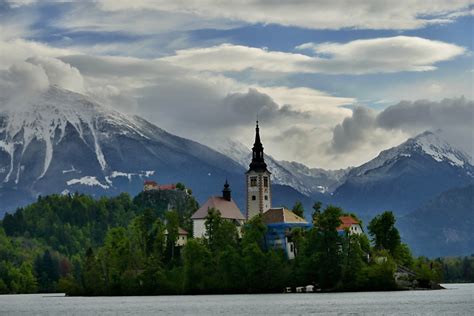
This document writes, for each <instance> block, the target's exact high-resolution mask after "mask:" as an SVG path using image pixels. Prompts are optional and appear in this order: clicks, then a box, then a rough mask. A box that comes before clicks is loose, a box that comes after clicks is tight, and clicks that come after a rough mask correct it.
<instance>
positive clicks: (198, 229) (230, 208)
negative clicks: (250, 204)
mask: <svg viewBox="0 0 474 316" xmlns="http://www.w3.org/2000/svg"><path fill="white" fill-rule="evenodd" d="M212 208H213V209H216V210H218V211H219V212H220V214H221V217H222V218H223V219H225V220H228V221H231V222H232V223H234V224H235V225H236V227H237V231H238V232H239V235H240V233H241V231H242V226H243V225H244V223H245V217H244V215H242V212H241V211H240V209H239V207H238V206H237V204H235V202H234V200H232V196H231V190H230V187H229V184H228V183H227V181H226V182H225V185H224V190H222V196H211V197H210V198H209V199H208V200H207V201H206V203H204V204H203V205H202V206H201V207H200V208H199V209H198V210H197V211H196V212H195V213H194V214H193V216H191V219H192V221H193V237H194V238H202V237H204V238H205V237H206V225H205V223H206V217H207V215H208V212H209V210H210V209H212Z"/></svg>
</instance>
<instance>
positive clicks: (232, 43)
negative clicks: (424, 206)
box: [0, 0, 474, 169]
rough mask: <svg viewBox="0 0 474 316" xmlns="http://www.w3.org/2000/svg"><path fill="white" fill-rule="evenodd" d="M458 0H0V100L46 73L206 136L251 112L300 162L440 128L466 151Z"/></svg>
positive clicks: (368, 155)
mask: <svg viewBox="0 0 474 316" xmlns="http://www.w3.org/2000/svg"><path fill="white" fill-rule="evenodd" d="M470 3H471V2H470V0H452V1H445V0H431V1H419V0H398V1H380V0H359V1H351V0H340V1H335V0H293V1H269V0H243V1H228V2H223V1H210V0H200V1H193V0H187V1H180V0H174V1H159V0H154V1H147V0H134V1H126V0H102V1H74V2H66V3H64V2H59V1H34V0H21V1H5V0H0V110H2V106H3V107H5V104H7V103H9V104H11V102H6V101H5V100H6V99H8V98H11V96H13V95H22V96H25V97H27V96H29V95H34V93H33V92H35V91H40V90H41V89H46V88H47V87H48V86H49V85H52V84H55V85H58V86H60V87H62V88H65V89H69V90H72V91H75V92H78V93H83V94H86V95H88V96H90V97H93V98H94V99H95V100H97V101H98V102H100V103H102V104H104V105H106V106H109V107H112V108H115V109H117V110H119V111H123V112H126V113H129V114H130V115H132V114H136V115H139V116H142V117H144V118H146V119H147V120H149V121H151V122H152V123H155V124H156V125H158V126H159V127H161V128H163V129H165V130H167V131H169V132H171V133H173V134H176V135H179V136H182V137H186V138H190V139H193V140H196V141H200V142H203V143H205V144H207V145H209V146H211V147H219V146H218V144H222V143H223V142H225V140H228V139H232V140H234V141H239V142H242V143H243V144H244V145H246V146H248V147H251V145H252V142H253V134H254V126H255V120H256V118H257V115H258V118H259V120H260V126H261V136H262V142H263V144H264V146H265V152H266V153H268V154H270V155H272V156H274V157H275V158H277V159H279V160H290V161H298V162H301V163H304V164H306V165H308V166H310V167H319V168H327V169H337V168H346V167H348V166H357V165H360V164H361V163H364V162H366V161H368V160H370V159H372V158H374V157H375V156H376V155H377V154H378V153H379V152H380V151H381V150H384V149H387V148H390V147H392V146H395V145H398V144H400V143H402V142H403V141H405V140H406V139H407V138H409V137H413V136H415V135H417V134H418V133H420V132H423V131H425V130H438V129H441V130H443V131H446V133H445V134H446V135H448V136H447V137H449V140H450V141H451V142H452V143H453V144H454V145H456V146H458V147H459V148H461V149H462V150H464V151H466V152H468V153H470V154H471V155H472V153H473V152H474V149H473V146H474V144H473V143H474V135H473V133H474V132H473V127H472V126H473V125H474V103H473V101H472V100H473V99H474V98H473V93H474V92H473V90H474V79H473V78H474V59H473V54H472V51H473V41H474V34H473V33H474V23H473V22H474V18H473V14H474V6H473V5H471V4H470ZM30 92H31V93H30ZM2 100H3V101H2ZM15 100H16V99H15ZM16 102H20V101H16Z"/></svg>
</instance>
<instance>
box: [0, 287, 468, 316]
mask: <svg viewBox="0 0 474 316" xmlns="http://www.w3.org/2000/svg"><path fill="white" fill-rule="evenodd" d="M445 287H446V288H447V290H439V291H404V292H364V293H328V294H326V293H324V294H321V293H318V294H268V295H202V296H134V297H64V296H62V295H57V294H55V295H54V294H53V295H50V294H48V295H42V294H34V295H0V315H308V314H321V315H347V314H350V315H474V284H449V285H445Z"/></svg>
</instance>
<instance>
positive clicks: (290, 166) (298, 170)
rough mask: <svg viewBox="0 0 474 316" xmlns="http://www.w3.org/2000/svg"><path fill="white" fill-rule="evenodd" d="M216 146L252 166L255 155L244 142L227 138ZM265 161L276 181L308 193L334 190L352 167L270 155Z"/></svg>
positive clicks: (231, 156) (244, 163) (266, 156)
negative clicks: (319, 165) (320, 165)
mask: <svg viewBox="0 0 474 316" xmlns="http://www.w3.org/2000/svg"><path fill="white" fill-rule="evenodd" d="M215 149H216V150H217V151H219V152H221V153H223V154H225V155H226V156H228V157H230V158H232V159H233V160H235V161H236V162H237V163H239V164H240V165H241V166H242V167H243V168H248V165H249V161H250V160H251V158H252V154H251V150H250V149H249V148H248V147H247V146H245V145H244V144H242V143H241V142H238V141H235V140H229V139H224V140H221V141H219V142H217V143H215ZM265 162H266V163H267V165H268V169H269V170H270V171H271V172H272V181H273V183H276V184H281V185H287V186H290V187H292V188H294V189H295V190H297V191H299V192H301V193H303V194H305V195H307V196H314V195H316V196H319V195H320V194H326V193H331V192H333V191H334V190H335V189H336V188H337V187H338V186H339V185H341V184H342V183H343V182H344V180H345V176H346V174H347V173H348V171H349V170H350V168H348V169H341V170H324V169H319V168H309V167H307V166H305V165H304V164H302V163H298V162H294V161H291V162H290V161H284V160H276V159H275V158H273V157H272V156H271V155H268V154H266V155H265Z"/></svg>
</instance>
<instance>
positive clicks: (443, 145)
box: [408, 131, 471, 167]
mask: <svg viewBox="0 0 474 316" xmlns="http://www.w3.org/2000/svg"><path fill="white" fill-rule="evenodd" d="M408 142H409V143H410V144H413V145H414V146H415V147H417V148H418V149H420V150H421V151H423V152H424V153H425V154H427V155H429V156H431V157H432V158H433V159H434V160H436V161H438V162H442V161H446V162H448V163H450V164H451V165H453V166H459V167H463V166H464V165H466V164H470V161H471V157H469V156H468V154H466V153H464V152H462V151H461V150H459V149H456V148H454V147H453V146H451V145H450V144H449V143H448V142H447V141H446V140H445V139H443V136H442V131H437V132H436V133H433V132H430V131H427V132H424V133H422V134H420V135H418V136H416V137H415V138H413V139H411V140H409V141H408Z"/></svg>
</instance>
